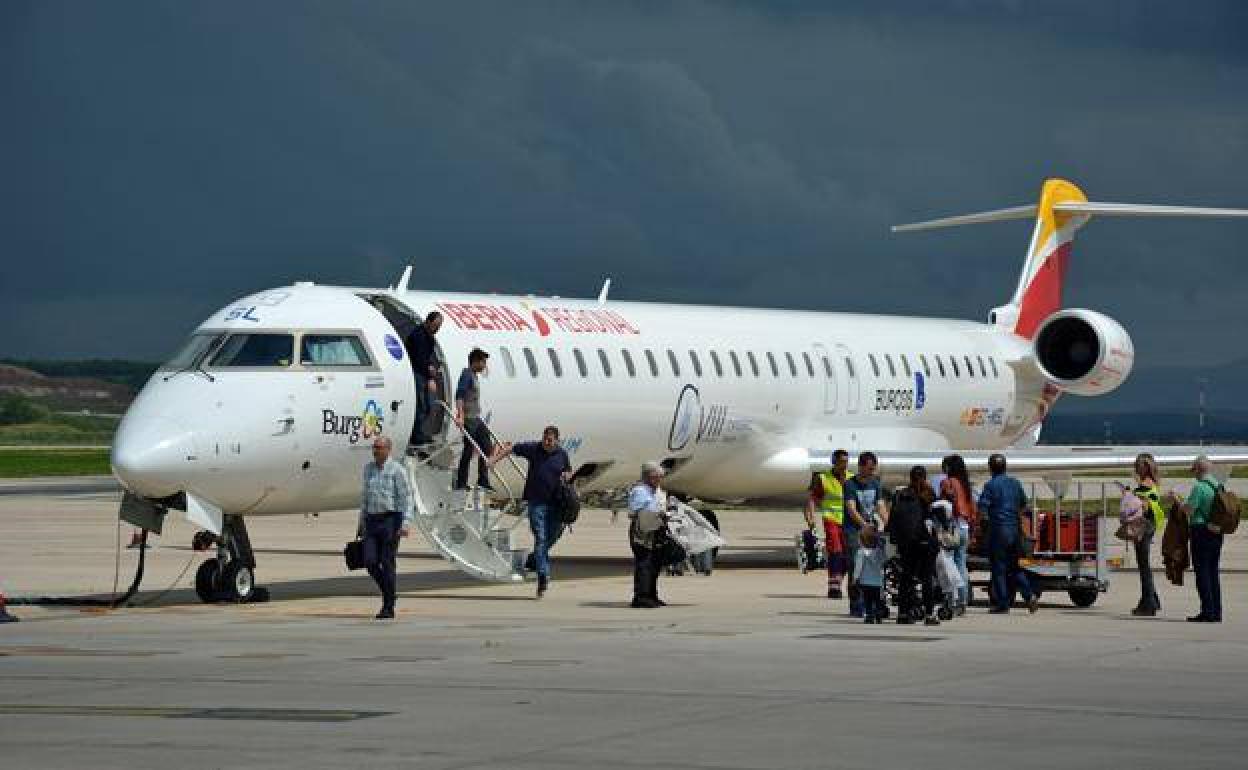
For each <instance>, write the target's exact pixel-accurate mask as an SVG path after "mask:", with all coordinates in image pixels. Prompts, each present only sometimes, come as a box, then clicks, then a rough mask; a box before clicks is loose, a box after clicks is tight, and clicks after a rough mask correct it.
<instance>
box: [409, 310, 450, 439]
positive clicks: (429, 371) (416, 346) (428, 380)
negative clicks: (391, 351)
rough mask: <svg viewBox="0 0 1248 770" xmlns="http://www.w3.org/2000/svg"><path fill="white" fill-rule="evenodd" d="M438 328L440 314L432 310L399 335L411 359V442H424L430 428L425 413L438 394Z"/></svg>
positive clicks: (430, 408) (428, 413) (440, 318)
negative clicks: (413, 394)
mask: <svg viewBox="0 0 1248 770" xmlns="http://www.w3.org/2000/svg"><path fill="white" fill-rule="evenodd" d="M441 328H442V314H441V313H439V312H438V311H436V310H435V311H433V312H431V313H429V314H428V315H426V316H425V322H424V323H423V324H421V325H419V326H416V327H414V328H413V329H412V330H411V331H410V332H409V333H408V334H407V335H406V336H405V337H404V338H403V347H404V348H406V349H407V355H408V359H409V360H410V361H411V365H412V375H413V380H414V382H415V387H416V422H415V424H414V425H413V426H412V439H411V443H412V444H413V445H418V444H424V443H426V442H427V441H428V440H429V434H430V432H431V431H430V430H429V415H430V412H431V411H432V409H433V403H434V401H435V400H436V399H437V397H438V383H439V381H440V380H441V366H442V362H441V361H440V360H439V359H438V349H437V343H436V341H435V339H434V338H435V336H436V335H437V333H438V329H441Z"/></svg>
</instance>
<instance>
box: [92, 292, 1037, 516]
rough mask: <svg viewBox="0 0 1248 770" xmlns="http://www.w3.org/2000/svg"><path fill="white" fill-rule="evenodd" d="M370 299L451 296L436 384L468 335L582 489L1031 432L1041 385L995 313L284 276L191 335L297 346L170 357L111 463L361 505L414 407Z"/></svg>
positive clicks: (505, 420)
mask: <svg viewBox="0 0 1248 770" xmlns="http://www.w3.org/2000/svg"><path fill="white" fill-rule="evenodd" d="M377 297H381V298H387V299H389V300H390V301H392V302H395V303H398V304H401V305H402V306H404V307H405V308H406V309H407V310H408V311H410V314H411V315H412V316H413V317H418V318H419V317H423V316H424V315H425V314H426V313H428V312H430V311H433V310H438V311H440V312H442V314H443V316H444V319H445V320H444V323H443V325H442V328H441V330H440V332H439V333H438V335H437V341H438V344H439V347H440V349H441V356H442V359H443V360H444V361H445V372H444V376H445V384H444V387H445V388H447V389H448V391H447V393H446V397H447V401H452V400H453V395H452V393H453V389H454V386H455V382H456V380H457V379H458V376H459V374H460V372H461V370H462V369H463V368H464V367H465V366H466V365H467V357H468V352H469V351H470V350H471V349H472V348H474V347H480V348H482V349H483V350H485V351H486V352H487V353H489V354H490V358H489V368H488V370H487V372H486V373H485V374H484V375H483V376H482V377H481V390H482V402H483V407H484V408H483V411H484V414H485V416H486V418H487V420H488V422H489V425H490V426H491V428H492V429H493V431H494V432H495V433H496V434H497V435H498V436H499V437H500V438H501V439H503V440H509V441H518V440H525V439H536V438H538V437H539V436H540V433H541V429H542V427H543V426H545V425H547V424H555V425H558V426H559V428H560V429H561V431H562V437H563V443H564V446H565V447H566V448H567V449H568V451H569V454H570V456H571V458H572V462H573V466H574V467H578V468H580V467H584V466H592V467H593V469H594V472H593V474H592V475H590V478H589V480H588V482H587V484H586V487H587V488H589V489H595V488H611V487H617V486H620V485H623V484H626V483H628V482H630V481H632V480H633V479H635V478H636V474H637V467H638V465H639V464H640V463H641V462H643V461H647V460H655V461H666V462H667V464H668V465H669V467H671V469H672V472H671V473H670V475H669V482H668V484H669V486H670V487H671V488H673V489H677V490H679V491H682V492H685V493H687V494H691V495H697V496H699V497H704V498H707V499H743V498H757V497H770V496H777V495H791V494H793V493H795V492H799V491H800V490H801V489H803V488H804V486H805V484H806V482H807V481H808V478H809V462H808V457H809V455H810V454H811V453H817V452H825V453H826V452H827V451H829V450H831V449H833V448H844V449H847V450H849V451H851V452H856V451H859V450H865V449H873V450H916V451H917V450H922V451H942V450H958V449H994V448H1000V447H1006V446H1010V445H1013V444H1015V443H1018V442H1022V443H1029V442H1031V441H1034V435H1035V431H1034V429H1035V427H1036V426H1037V425H1038V422H1039V419H1041V418H1042V417H1043V415H1044V413H1045V410H1046V409H1047V407H1048V406H1049V405H1050V404H1051V396H1052V394H1051V391H1050V390H1048V389H1046V387H1045V385H1046V383H1045V380H1044V378H1043V377H1042V376H1041V375H1040V374H1039V373H1038V371H1037V369H1036V367H1035V365H1034V362H1033V360H1032V358H1031V356H1032V348H1031V345H1030V344H1029V343H1028V342H1027V341H1026V340H1023V339H1021V338H1019V337H1017V336H1015V335H1013V334H1011V333H1009V332H1008V331H1003V330H1002V329H1001V328H999V327H996V326H992V325H987V324H978V323H971V322H964V321H948V320H935V319H926V318H906V317H894V316H870V315H856V314H843V313H814V312H798V311H788V310H759V309H745V308H727V307H705V306H686V305H664V304H649V303H633V302H615V301H608V302H606V303H603V304H599V303H597V302H595V301H582V300H566V299H557V298H534V297H528V298H525V297H512V296H498V295H468V294H456V293H445V292H424V291H398V292H396V291H389V290H369V289H353V288H339V287H322V286H313V285H310V284H296V285H294V286H291V287H285V288H281V289H275V290H272V291H268V292H264V293H261V294H257V295H253V296H251V297H246V298H243V299H241V300H239V301H237V302H235V303H232V304H230V305H228V306H227V307H225V308H224V309H222V310H221V311H220V312H218V313H216V314H214V315H213V316H212V317H211V318H209V319H208V320H207V321H205V322H204V323H203V324H202V325H201V326H200V328H199V329H198V330H197V332H196V334H198V335H207V337H208V338H212V337H214V336H215V338H216V339H217V341H218V344H221V345H229V344H230V343H229V342H228V341H227V342H222V341H221V340H222V339H223V338H222V337H221V336H220V335H229V334H233V335H262V334H276V335H279V337H281V336H284V335H289V336H290V342H289V344H290V346H291V348H290V349H291V354H290V355H289V356H288V357H287V358H279V359H275V360H273V361H266V362H262V363H261V364H260V365H255V366H216V365H214V364H213V361H212V359H213V356H211V355H210V356H207V357H206V358H205V359H204V360H202V361H199V362H198V363H197V364H196V365H195V366H194V367H193V368H192V369H190V370H188V371H183V372H181V373H177V369H179V368H185V367H186V366H187V365H188V362H186V361H180V362H177V363H178V365H177V366H172V367H166V368H163V369H162V370H161V371H159V372H158V373H157V374H156V375H155V376H154V377H153V378H152V380H151V382H149V383H148V385H147V386H146V387H145V388H144V389H143V391H142V393H141V394H140V395H139V397H138V398H137V399H136V401H135V403H134V405H133V406H132V407H131V409H130V410H129V412H128V413H127V415H126V417H125V419H124V420H123V424H122V426H121V428H120V429H119V431H118V435H117V440H116V443H115V446H114V454H113V463H114V469H115V472H116V473H117V475H118V477H119V478H120V479H121V480H122V481H123V483H125V484H126V485H127V487H129V488H130V489H131V490H132V491H134V492H136V493H138V494H140V495H143V496H147V497H162V496H166V495H172V494H174V493H176V492H178V491H182V490H185V491H188V492H193V493H195V494H196V495H198V496H200V497H202V498H203V499H205V500H210V501H212V502H213V504H214V505H216V506H218V507H220V508H221V509H223V510H225V511H226V512H232V513H246V514H279V513H294V512H306V511H318V510H332V509H339V508H350V507H353V506H355V505H356V504H357V503H358V496H359V477H360V469H361V468H362V466H363V465H364V463H365V462H367V461H368V457H369V453H368V446H369V443H370V441H371V438H372V436H373V435H374V434H375V433H377V432H378V431H380V432H382V433H384V434H385V435H388V436H391V437H392V438H393V439H394V440H395V444H396V446H398V447H402V446H404V445H405V443H406V440H407V438H408V436H409V435H410V433H411V428H412V424H413V421H414V416H415V404H416V395H415V388H416V384H415V383H416V380H415V378H414V377H413V374H412V371H411V367H410V365H409V361H408V356H407V353H406V351H404V350H403V348H402V346H401V345H400V344H399V340H398V332H397V331H396V329H395V328H394V326H392V324H391V323H390V321H388V320H387V318H386V317H385V316H384V315H383V314H382V313H381V312H379V311H378V310H377V309H376V308H375V307H374V306H373V305H372V304H370V303H369V302H368V301H367V300H366V299H365V298H377ZM344 336H351V337H355V338H357V339H358V340H359V342H361V343H362V344H363V346H364V348H365V350H366V356H365V357H364V358H363V359H362V360H359V361H352V362H351V363H344V359H341V358H337V359H324V358H323V357H322V358H321V360H320V362H319V363H318V362H317V360H316V359H317V357H318V355H319V356H323V355H324V354H320V353H316V352H315V350H316V348H315V346H316V345H317V344H319V343H320V342H324V341H325V340H326V339H329V338H332V344H333V345H342V344H344V343H342V337H344ZM241 339H243V338H241V337H240V340H241ZM318 341H319V342H318ZM305 343H306V345H305ZM283 344H285V343H283ZM308 346H310V348H308V349H304V348H307V347H308ZM326 349H329V348H326ZM309 350H311V351H312V354H311V355H309ZM334 350H336V351H338V352H336V353H334V354H333V355H338V356H341V350H342V348H334ZM578 355H579V358H578ZM552 356H553V358H552ZM192 358H193V357H192ZM652 358H653V365H652V362H651V361H652ZM556 359H557V362H558V371H556V363H555V361H556ZM604 359H605V362H606V366H605V367H604V363H603V362H604ZM326 361H329V362H328V363H327V362H326ZM582 361H583V368H582ZM673 361H674V365H673ZM448 437H450V438H457V437H456V436H455V434H454V433H453V432H452V433H450V434H448Z"/></svg>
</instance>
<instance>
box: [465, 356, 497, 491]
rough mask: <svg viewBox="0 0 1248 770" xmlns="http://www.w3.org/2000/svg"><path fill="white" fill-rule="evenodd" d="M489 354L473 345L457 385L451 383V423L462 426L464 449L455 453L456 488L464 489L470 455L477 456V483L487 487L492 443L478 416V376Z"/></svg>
mask: <svg viewBox="0 0 1248 770" xmlns="http://www.w3.org/2000/svg"><path fill="white" fill-rule="evenodd" d="M489 357H490V355H489V353H486V352H485V351H484V350H482V349H481V348H473V349H472V352H471V353H469V354H468V366H466V367H464V370H463V371H462V372H460V374H459V384H457V385H456V386H455V422H457V423H459V425H460V427H462V428H463V429H464V451H463V452H462V453H461V454H460V456H459V471H458V472H457V473H456V474H455V488H456V489H467V488H468V470H469V469H470V468H471V466H472V458H473V457H476V458H477V486H478V487H481V488H482V489H487V490H488V489H491V487H490V465H489V459H490V457H491V455H492V454H493V452H494V444H493V442H491V441H490V431H489V428H487V427H486V425H485V420H483V419H482V418H481V378H480V376H479V375H480V374H481V372H483V371H485V361H486V359H488V358H489ZM470 439H471V440H470ZM474 442H475V443H476V447H474V446H473V443H474ZM477 447H479V448H480V449H481V454H480V455H478V454H477Z"/></svg>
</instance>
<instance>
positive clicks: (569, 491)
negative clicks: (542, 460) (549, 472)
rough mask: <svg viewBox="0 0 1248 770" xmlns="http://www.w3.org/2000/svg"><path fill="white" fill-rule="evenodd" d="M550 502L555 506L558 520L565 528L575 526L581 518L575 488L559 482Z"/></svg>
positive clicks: (578, 497) (564, 482)
mask: <svg viewBox="0 0 1248 770" xmlns="http://www.w3.org/2000/svg"><path fill="white" fill-rule="evenodd" d="M550 502H551V504H552V505H554V506H555V510H557V511H559V519H560V521H562V522H563V523H564V525H565V526H566V525H568V524H575V523H576V520H577V519H578V518H580V516H581V498H580V495H578V494H577V493H576V487H574V486H572V485H571V484H569V483H568V482H566V481H560V482H559V486H558V487H557V488H556V489H555V494H554V496H553V497H552V499H551V501H550Z"/></svg>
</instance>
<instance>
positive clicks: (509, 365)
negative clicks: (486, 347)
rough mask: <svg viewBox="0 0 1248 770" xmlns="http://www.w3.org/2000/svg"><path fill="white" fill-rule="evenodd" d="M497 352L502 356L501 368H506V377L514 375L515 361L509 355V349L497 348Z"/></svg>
mask: <svg viewBox="0 0 1248 770" xmlns="http://www.w3.org/2000/svg"><path fill="white" fill-rule="evenodd" d="M498 353H499V355H500V356H502V357H503V368H504V369H506V370H507V376H508V377H515V376H516V362H515V360H513V359H512V357H511V351H510V350H508V349H507V348H499V349H498Z"/></svg>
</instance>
